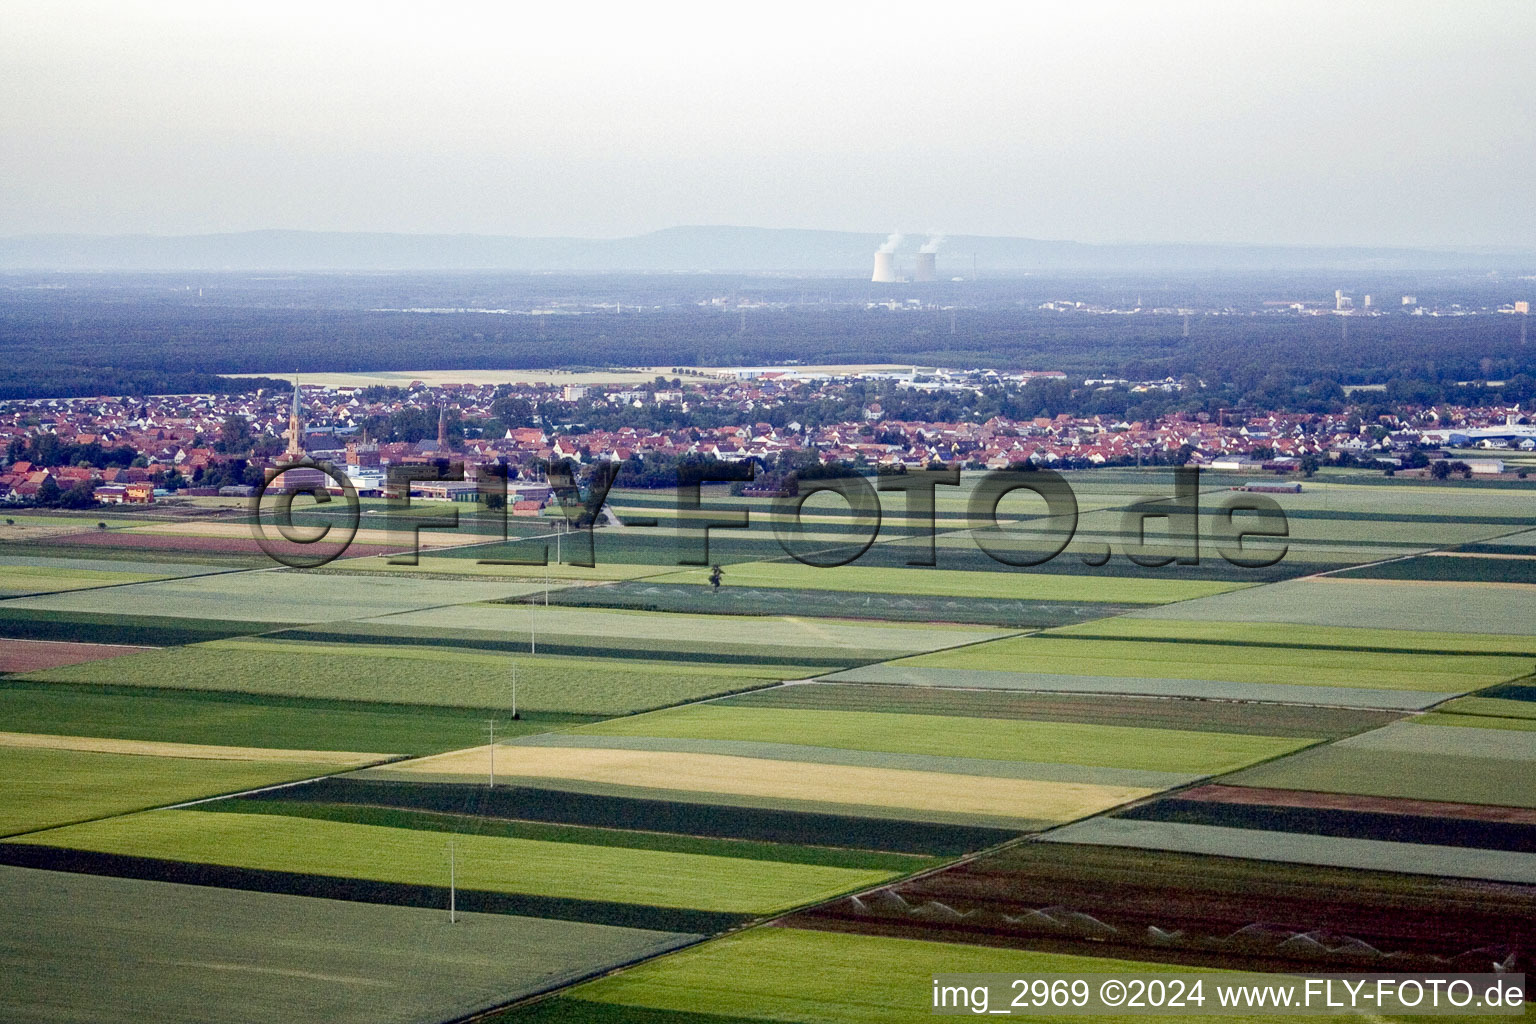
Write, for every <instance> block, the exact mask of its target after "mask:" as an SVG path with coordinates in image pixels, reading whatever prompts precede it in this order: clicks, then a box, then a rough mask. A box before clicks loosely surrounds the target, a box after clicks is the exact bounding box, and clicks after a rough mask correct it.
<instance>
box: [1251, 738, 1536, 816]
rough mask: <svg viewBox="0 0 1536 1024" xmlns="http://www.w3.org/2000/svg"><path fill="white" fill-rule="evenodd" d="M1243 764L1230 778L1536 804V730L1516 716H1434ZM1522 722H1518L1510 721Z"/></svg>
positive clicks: (1278, 785)
mask: <svg viewBox="0 0 1536 1024" xmlns="http://www.w3.org/2000/svg"><path fill="white" fill-rule="evenodd" d="M1426 717H1427V718H1429V719H1430V721H1431V722H1434V721H1436V720H1438V721H1439V722H1441V723H1443V725H1440V726H1437V725H1435V724H1426V725H1419V724H1415V723H1416V722H1417V721H1418V719H1412V720H1408V721H1404V722H1398V723H1394V724H1392V725H1389V726H1386V727H1385V728H1382V729H1376V730H1374V731H1372V732H1368V733H1362V734H1361V735H1359V736H1353V737H1350V738H1349V739H1345V740H1340V741H1338V742H1336V743H1330V744H1328V745H1327V746H1324V747H1316V748H1313V749H1311V750H1304V751H1301V752H1300V753H1298V754H1293V755H1291V756H1290V757H1285V758H1281V759H1279V760H1277V761H1272V762H1270V763H1268V764H1263V765H1259V766H1257V767H1254V768H1249V769H1247V770H1245V771H1241V772H1238V773H1237V774H1235V775H1232V776H1230V777H1228V778H1226V779H1223V780H1222V781H1223V782H1228V783H1231V784H1232V785H1238V786H1257V787H1260V788H1270V789H1304V790H1312V791H1315V792H1319V793H1358V794H1361V795H1364V796H1389V797H1405V798H1409V799H1415V800H1444V801H1449V802H1453V803H1472V804H1494V805H1499V806H1509V807H1536V775H1533V773H1532V771H1531V767H1532V765H1533V764H1536V731H1530V730H1526V729H1523V728H1520V727H1519V725H1520V724H1521V723H1517V722H1516V720H1512V719H1503V718H1495V719H1491V720H1487V721H1479V720H1478V719H1477V718H1476V717H1474V716H1460V715H1438V716H1426ZM1510 724H1515V728H1508V726H1509V725H1510Z"/></svg>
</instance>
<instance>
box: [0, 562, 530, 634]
mask: <svg viewBox="0 0 1536 1024" xmlns="http://www.w3.org/2000/svg"><path fill="white" fill-rule="evenodd" d="M533 589H534V585H533V584H531V583H517V582H510V581H509V582H504V583H494V582H483V583H482V582H454V581H441V580H414V579H407V578H400V579H395V578H392V577H381V576H341V575H314V574H309V573H300V572H285V571H265V572H237V573H222V574H219V575H217V576H202V577H192V578H186V579H174V580H161V581H159V582H155V583H140V584H136V585H134V586H131V587H121V588H120V587H114V588H112V589H110V590H104V591H100V592H92V591H81V592H72V593H63V594H54V595H47V596H42V597H28V598H20V599H18V600H14V601H9V602H7V603H6V607H7V609H17V610H33V611H47V612H66V613H68V612H87V613H91V612H100V613H108V614H111V613H122V612H124V611H129V612H131V613H132V614H134V615H146V616H169V617H176V618H193V619H222V620H234V621H248V622H330V621H336V620H340V619H355V618H362V617H364V616H369V615H388V614H392V613H395V612H403V611H410V610H412V609H416V608H430V607H435V606H437V605H445V604H464V603H467V602H471V601H489V600H495V599H497V598H503V597H511V596H514V595H517V594H526V593H531V592H532V591H533Z"/></svg>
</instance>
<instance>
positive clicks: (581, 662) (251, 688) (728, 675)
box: [27, 638, 815, 715]
mask: <svg viewBox="0 0 1536 1024" xmlns="http://www.w3.org/2000/svg"><path fill="white" fill-rule="evenodd" d="M514 660H515V664H516V669H517V691H516V695H515V700H516V706H517V709H518V710H519V711H522V710H527V711H538V712H568V713H572V714H587V715H601V714H610V715H612V714H627V713H630V712H633V711H639V710H644V709H648V708H653V707H659V706H664V705H668V704H677V703H681V702H683V701H687V700H696V699H699V698H701V697H707V696H713V695H716V694H721V693H731V692H735V691H738V690H747V689H752V688H753V687H756V686H764V685H768V684H769V683H772V682H776V681H777V680H778V679H779V678H781V677H782V676H786V675H787V676H795V675H803V674H805V673H806V672H811V671H815V667H814V666H801V667H799V668H798V670H797V667H796V666H794V665H786V664H752V663H748V664H744V665H736V664H733V665H725V666H714V665H711V664H709V663H708V662H707V661H705V660H701V659H696V660H693V661H691V662H687V663H684V662H678V661H671V660H667V659H666V658H665V657H664V656H663V657H658V658H657V659H656V660H652V661H646V660H642V659H617V658H602V657H589V658H580V657H570V656H567V655H561V654H558V653H551V654H548V655H539V656H534V657H530V656H527V655H525V654H518V655H516V656H515V658H514V656H511V655H509V654H507V653H506V652H503V651H496V650H476V649H474V648H470V649H467V650H463V649H457V648H455V647H452V646H441V645H417V644H411V643H408V642H407V643H401V644H367V643H351V644H325V643H312V642H305V641H298V640H279V639H261V638H256V639H231V640H216V641H211V642H209V643H205V644H199V645H197V646H193V647H184V648H176V649H163V650H155V651H147V652H144V653H142V654H135V655H130V656H128V657H125V658H119V659H114V666H113V667H112V668H111V669H107V668H105V667H102V668H93V665H92V664H84V665H73V666H69V667H66V668H60V669H53V670H51V671H45V672H33V673H28V674H27V678H28V679H31V680H35V681H42V682H59V683H74V684H96V685H113V686H146V687H154V688H166V689H186V690H200V691H215V692H229V693H241V694H255V695H267V696H273V697H284V698H286V697H305V698H321V699H328V700H337V701H359V702H378V703H385V704H419V705H429V706H433V707H449V708H486V709H495V710H499V711H502V712H510V711H511V710H512V707H513V701H514V694H513V689H512V675H511V673H512V666H513V664H514ZM94 664H96V665H104V663H94Z"/></svg>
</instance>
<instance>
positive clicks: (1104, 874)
mask: <svg viewBox="0 0 1536 1024" xmlns="http://www.w3.org/2000/svg"><path fill="white" fill-rule="evenodd" d="M1212 788H1216V787H1212ZM1533 910H1536V894H1533V891H1532V890H1531V889H1530V888H1528V887H1524V886H1519V885H1510V884H1499V883H1489V882H1483V881H1465V880H1461V879H1455V878H1434V877H1428V876H1424V875H1413V874H1401V873H1394V872H1391V871H1386V870H1354V869H1350V868H1344V867H1333V866H1327V865H1312V864H1307V865H1299V864H1285V863H1280V862H1277V861H1274V860H1257V859H1243V858H1242V857H1241V856H1234V855H1233V852H1232V851H1222V852H1221V855H1219V856H1210V855H1205V854H1199V853H1190V852H1167V851H1162V850H1156V849H1148V848H1144V847H1135V846H1113V845H1075V844H1072V843H1067V842H1060V843H1058V842H1032V843H1023V844H1018V845H1014V846H1011V847H1009V848H1007V849H1005V850H1000V851H997V852H995V853H990V854H986V855H984V856H982V857H979V858H975V859H973V860H970V861H968V862H965V863H963V864H959V865H956V866H954V867H951V868H948V869H946V870H943V871H939V872H934V873H929V874H926V875H923V876H920V877H918V878H915V879H911V880H907V881H902V882H898V883H895V884H893V885H889V886H885V887H882V888H880V889H878V890H876V891H874V892H868V893H862V894H859V895H857V896H854V897H847V898H844V899H841V900H836V901H833V902H830V903H826V904H822V905H820V906H818V907H814V908H811V909H809V910H806V911H803V912H801V913H800V914H797V915H795V916H794V917H792V918H790V919H788V921H787V923H789V924H792V925H796V926H799V927H807V928H820V929H831V930H837V931H840V932H852V933H857V934H862V935H885V936H895V937H903V938H907V939H927V940H936V941H946V942H957V943H964V942H976V943H984V944H987V945H996V946H1004V947H1011V948H1014V949H1021V950H1039V951H1049V952H1053V953H1086V954H1089V955H1095V956H1118V957H1121V958H1123V959H1127V960H1150V961H1157V962H1160V963H1165V964H1181V965H1186V966H1201V967H1213V968H1219V969H1222V970H1256V971H1270V972H1280V973H1301V972H1305V971H1308V970H1313V971H1316V970H1331V971H1336V970H1354V971H1371V970H1380V969H1391V970H1426V971H1435V970H1447V969H1450V970H1456V971H1488V970H1491V969H1492V965H1493V963H1495V962H1504V961H1505V957H1506V956H1507V955H1508V954H1509V953H1510V952H1514V951H1517V950H1518V951H1520V955H1519V956H1518V957H1517V958H1515V959H1514V960H1511V961H1508V962H1507V963H1505V966H1507V967H1512V968H1514V969H1517V970H1518V969H1520V968H1521V967H1524V968H1525V969H1526V970H1529V968H1530V961H1529V946H1530V941H1531V937H1532V934H1533V932H1532V924H1531V922H1532V921H1533V920H1536V917H1533V916H1532V911H1533ZM1388 965H1391V966H1390V968H1388Z"/></svg>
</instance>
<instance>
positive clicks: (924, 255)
mask: <svg viewBox="0 0 1536 1024" xmlns="http://www.w3.org/2000/svg"><path fill="white" fill-rule="evenodd" d="M937 260H938V257H937V256H936V255H935V254H934V253H931V252H920V253H918V254H917V267H916V268H915V269H914V270H913V271H912V280H914V281H937V280H938V279H939V271H938V266H937Z"/></svg>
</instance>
